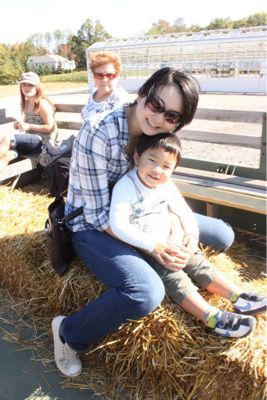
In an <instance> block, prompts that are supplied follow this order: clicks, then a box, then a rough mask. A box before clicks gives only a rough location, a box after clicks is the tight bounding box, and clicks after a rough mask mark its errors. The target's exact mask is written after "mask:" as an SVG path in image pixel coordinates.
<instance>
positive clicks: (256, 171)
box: [181, 157, 266, 180]
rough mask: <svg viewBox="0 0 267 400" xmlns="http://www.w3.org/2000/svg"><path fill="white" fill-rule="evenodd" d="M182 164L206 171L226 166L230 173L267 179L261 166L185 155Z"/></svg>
mask: <svg viewBox="0 0 267 400" xmlns="http://www.w3.org/2000/svg"><path fill="white" fill-rule="evenodd" d="M181 166H183V167H186V168H195V169H196V170H200V169H203V170H205V171H218V170H219V168H220V169H221V168H224V169H225V170H226V171H228V173H231V174H235V175H236V176H240V177H241V176H242V177H244V178H251V179H262V180H265V179H266V171H263V170H262V169H261V168H252V167H244V166H243V165H231V164H225V163H224V162H215V161H206V160H197V159H194V158H186V157H183V158H182V160H181Z"/></svg>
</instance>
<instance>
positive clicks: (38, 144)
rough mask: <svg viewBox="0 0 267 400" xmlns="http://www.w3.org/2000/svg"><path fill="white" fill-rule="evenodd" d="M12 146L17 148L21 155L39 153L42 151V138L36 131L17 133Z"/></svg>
mask: <svg viewBox="0 0 267 400" xmlns="http://www.w3.org/2000/svg"><path fill="white" fill-rule="evenodd" d="M11 148H12V149H14V150H16V151H17V153H18V154H19V155H21V154H29V153H37V154H38V153H41V151H42V138H41V136H39V135H38V134H35V133H15V134H14V145H13V146H11Z"/></svg>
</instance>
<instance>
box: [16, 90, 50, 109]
mask: <svg viewBox="0 0 267 400" xmlns="http://www.w3.org/2000/svg"><path fill="white" fill-rule="evenodd" d="M19 90H20V109H21V112H22V113H23V112H24V109H25V103H26V100H25V96H24V94H23V92H22V89H21V85H19ZM41 99H45V100H46V101H48V103H49V104H50V105H51V107H52V109H53V111H54V112H55V110H56V108H55V105H54V103H53V102H52V101H51V100H50V99H49V98H48V97H47V96H45V94H44V92H43V89H42V88H41V86H36V95H35V100H34V111H35V112H37V113H38V112H39V111H40V100H41Z"/></svg>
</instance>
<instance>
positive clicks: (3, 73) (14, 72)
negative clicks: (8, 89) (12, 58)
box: [0, 62, 23, 85]
mask: <svg viewBox="0 0 267 400" xmlns="http://www.w3.org/2000/svg"><path fill="white" fill-rule="evenodd" d="M22 72H23V70H22V68H21V66H20V65H18V64H13V63H12V62H7V63H5V64H4V65H2V66H1V68H0V84H1V85H9V84H14V83H16V82H18V81H19V80H20V77H21V74H22Z"/></svg>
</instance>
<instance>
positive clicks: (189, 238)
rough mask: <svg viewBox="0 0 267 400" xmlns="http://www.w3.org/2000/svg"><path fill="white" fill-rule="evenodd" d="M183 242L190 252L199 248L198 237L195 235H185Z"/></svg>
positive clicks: (192, 252)
mask: <svg viewBox="0 0 267 400" xmlns="http://www.w3.org/2000/svg"><path fill="white" fill-rule="evenodd" d="M183 244H184V245H185V247H186V248H187V249H188V251H189V252H190V254H194V253H195V252H196V251H197V249H198V239H197V238H196V237H195V236H193V235H185V237H184V240H183Z"/></svg>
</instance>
